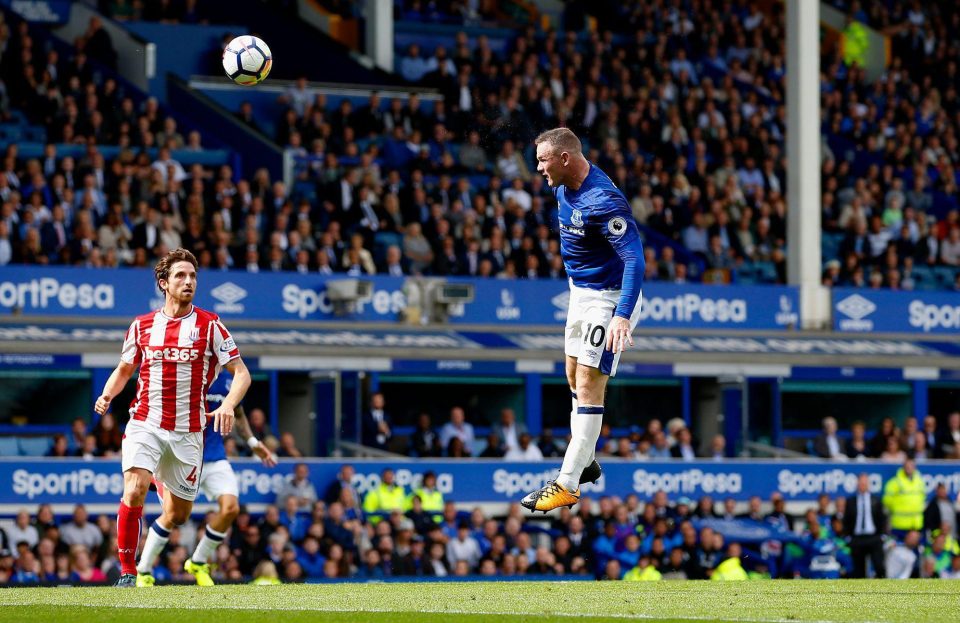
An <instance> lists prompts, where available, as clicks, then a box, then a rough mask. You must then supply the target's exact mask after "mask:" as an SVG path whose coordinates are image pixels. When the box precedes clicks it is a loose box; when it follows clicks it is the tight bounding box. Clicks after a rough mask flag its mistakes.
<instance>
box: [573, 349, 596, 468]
mask: <svg viewBox="0 0 960 623" xmlns="http://www.w3.org/2000/svg"><path fill="white" fill-rule="evenodd" d="M566 373H567V383H568V384H569V385H570V401H571V406H570V423H571V428H572V424H573V420H574V419H575V418H576V415H577V407H578V406H579V405H578V404H577V358H576V357H571V356H569V355H567V360H566ZM602 475H603V470H602V469H601V468H600V463H598V462H597V457H596V446H594V449H593V451H592V452H591V453H590V464H589V465H587V466H586V467H585V468H584V469H583V473H581V474H580V484H583V483H585V482H597V481H598V480H600V476H602Z"/></svg>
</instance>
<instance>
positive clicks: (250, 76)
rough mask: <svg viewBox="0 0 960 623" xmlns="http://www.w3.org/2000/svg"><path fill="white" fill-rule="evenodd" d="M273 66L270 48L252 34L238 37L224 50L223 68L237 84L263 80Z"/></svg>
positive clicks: (252, 83) (256, 82)
mask: <svg viewBox="0 0 960 623" xmlns="http://www.w3.org/2000/svg"><path fill="white" fill-rule="evenodd" d="M272 67H273V57H272V56H271V55H270V48H269V47H267V44H266V43H264V42H263V40H262V39H259V38H257V37H254V36H252V35H243V36H242V37H237V38H236V39H234V40H233V41H231V42H230V43H228V44H227V47H226V48H224V50H223V70H224V71H225V72H227V76H229V77H230V79H231V80H233V81H234V82H236V83H237V84H242V85H243V86H252V85H254V84H258V83H260V82H262V81H263V79H264V78H266V77H267V74H269V73H270V69H271V68H272Z"/></svg>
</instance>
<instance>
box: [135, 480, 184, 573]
mask: <svg viewBox="0 0 960 623" xmlns="http://www.w3.org/2000/svg"><path fill="white" fill-rule="evenodd" d="M154 484H155V485H156V487H157V496H158V497H159V498H160V507H161V509H162V510H161V513H160V516H159V517H157V519H156V520H155V521H154V522H153V523H152V524H150V527H149V528H148V529H147V538H146V540H145V541H144V542H143V551H141V552H140V560H139V561H138V562H137V586H140V587H146V586H153V585H154V578H153V565H154V564H155V563H156V561H157V556H159V555H160V552H162V551H163V548H164V547H166V546H167V543H168V542H169V541H170V531H171V530H173V528H174V525H176V524H175V523H174V521H173V503H172V502H171V501H168V499H167V489H166V487H165V486H164V485H163V483H162V482H161V481H159V480H156V479H154Z"/></svg>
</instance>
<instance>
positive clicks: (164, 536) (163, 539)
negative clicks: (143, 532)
mask: <svg viewBox="0 0 960 623" xmlns="http://www.w3.org/2000/svg"><path fill="white" fill-rule="evenodd" d="M169 540H170V529H169V528H164V527H163V526H162V525H160V520H157V521H155V522H153V524H152V525H151V526H150V529H149V530H147V540H146V541H145V542H144V544H143V551H142V552H140V562H138V563H137V573H149V574H152V573H153V563H154V562H156V560H157V556H159V555H160V552H162V551H163V548H164V547H166V546H167V541H169Z"/></svg>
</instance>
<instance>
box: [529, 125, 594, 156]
mask: <svg viewBox="0 0 960 623" xmlns="http://www.w3.org/2000/svg"><path fill="white" fill-rule="evenodd" d="M540 143H549V144H550V146H551V147H553V149H554V150H555V151H556V152H557V153H558V154H559V153H562V152H567V153H568V154H582V153H583V145H581V144H580V139H579V138H577V135H576V134H574V133H573V130H571V129H570V128H554V129H552V130H547V131H546V132H541V133H540V136H538V137H537V138H535V139H534V140H533V144H534V145H539V144H540Z"/></svg>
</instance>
